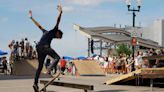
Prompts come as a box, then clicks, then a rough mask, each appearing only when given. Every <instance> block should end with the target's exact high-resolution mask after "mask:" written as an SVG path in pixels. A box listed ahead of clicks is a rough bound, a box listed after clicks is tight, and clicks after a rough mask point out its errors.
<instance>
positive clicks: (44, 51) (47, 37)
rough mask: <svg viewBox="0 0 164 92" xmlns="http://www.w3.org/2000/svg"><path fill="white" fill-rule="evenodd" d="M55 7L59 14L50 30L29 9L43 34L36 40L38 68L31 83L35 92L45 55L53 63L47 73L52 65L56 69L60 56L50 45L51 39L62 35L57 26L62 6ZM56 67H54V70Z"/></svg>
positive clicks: (59, 37)
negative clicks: (51, 59)
mask: <svg viewBox="0 0 164 92" xmlns="http://www.w3.org/2000/svg"><path fill="white" fill-rule="evenodd" d="M57 9H58V11H59V15H58V17H57V22H56V25H55V27H54V28H53V29H52V30H50V31H47V30H45V29H44V28H43V27H42V26H41V25H40V24H39V23H38V22H37V21H36V20H35V19H34V18H33V17H32V11H29V16H30V19H31V20H32V21H33V22H34V24H35V25H36V26H37V27H38V28H39V29H40V30H41V31H42V32H43V35H42V37H41V39H40V41H39V42H38V44H37V46H36V50H37V53H38V61H39V65H38V69H37V71H36V75H35V79H34V85H33V88H34V90H35V92H39V87H38V80H39V76H40V73H41V70H42V68H43V65H44V60H45V58H46V56H47V55H49V56H51V57H52V58H53V59H54V60H53V63H52V64H51V65H50V67H49V69H47V74H50V71H51V69H52V68H53V67H55V68H56V69H57V64H58V62H59V60H60V56H59V55H58V54H57V53H56V52H55V51H54V50H53V49H52V48H51V46H50V44H51V41H52V39H54V38H56V39H61V38H62V35H63V32H62V31H61V30H60V29H59V28H58V27H59V23H60V20H61V16H62V6H61V5H58V7H57ZM56 69H55V72H56Z"/></svg>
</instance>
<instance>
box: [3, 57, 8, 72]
mask: <svg viewBox="0 0 164 92" xmlns="http://www.w3.org/2000/svg"><path fill="white" fill-rule="evenodd" d="M2 64H3V72H4V74H7V60H6V57H3V58H2Z"/></svg>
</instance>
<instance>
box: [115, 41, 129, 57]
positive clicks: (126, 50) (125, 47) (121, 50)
mask: <svg viewBox="0 0 164 92" xmlns="http://www.w3.org/2000/svg"><path fill="white" fill-rule="evenodd" d="M116 51H117V53H118V55H120V54H123V53H124V54H126V55H129V56H130V54H131V53H132V51H131V49H130V48H129V47H128V45H126V44H119V45H118V47H117V49H116Z"/></svg>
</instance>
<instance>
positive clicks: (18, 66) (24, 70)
mask: <svg viewBox="0 0 164 92" xmlns="http://www.w3.org/2000/svg"><path fill="white" fill-rule="evenodd" d="M37 67H38V61H37V59H35V60H21V61H15V62H14V63H13V75H17V76H34V75H35V72H36V69H37ZM45 71H46V68H45V66H43V69H42V73H41V76H47V75H45V74H44V73H43V72H45Z"/></svg>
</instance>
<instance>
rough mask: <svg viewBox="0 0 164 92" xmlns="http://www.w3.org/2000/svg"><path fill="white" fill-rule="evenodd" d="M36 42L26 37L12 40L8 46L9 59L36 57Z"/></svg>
mask: <svg viewBox="0 0 164 92" xmlns="http://www.w3.org/2000/svg"><path fill="white" fill-rule="evenodd" d="M36 44H37V43H36V42H35V41H34V42H33V43H32V44H31V43H30V42H29V41H28V38H24V39H22V40H21V41H15V40H12V41H11V42H10V43H9V45H8V47H9V49H10V51H11V54H10V59H11V60H12V59H16V60H18V59H20V58H28V59H33V58H36V57H37V55H36V49H35V46H36Z"/></svg>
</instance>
